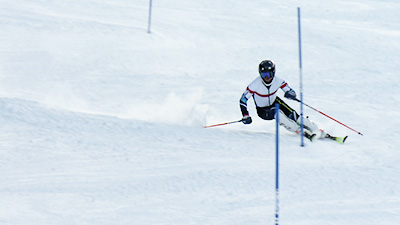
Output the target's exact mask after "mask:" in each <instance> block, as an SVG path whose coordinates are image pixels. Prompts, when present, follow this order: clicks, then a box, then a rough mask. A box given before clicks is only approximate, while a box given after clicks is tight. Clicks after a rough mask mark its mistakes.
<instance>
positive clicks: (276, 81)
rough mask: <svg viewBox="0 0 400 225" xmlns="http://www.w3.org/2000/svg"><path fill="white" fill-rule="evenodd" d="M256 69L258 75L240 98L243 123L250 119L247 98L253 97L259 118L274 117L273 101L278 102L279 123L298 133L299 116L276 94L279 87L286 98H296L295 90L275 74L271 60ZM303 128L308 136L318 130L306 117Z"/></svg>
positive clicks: (249, 121)
mask: <svg viewBox="0 0 400 225" xmlns="http://www.w3.org/2000/svg"><path fill="white" fill-rule="evenodd" d="M258 71H259V73H260V76H259V77H257V78H256V79H255V80H254V81H253V82H251V83H250V84H249V85H248V86H247V88H246V90H245V91H244V93H243V94H242V97H241V98H240V109H241V111H242V115H243V119H242V122H243V123H244V124H250V123H251V122H252V119H251V117H250V115H249V112H248V110H247V100H248V99H249V98H250V97H253V99H254V103H255V105H256V110H257V114H258V116H259V117H260V118H261V119H264V120H273V119H275V103H278V104H279V108H280V110H279V119H280V125H281V126H283V127H285V128H286V129H287V130H289V131H292V132H295V133H297V134H299V133H300V116H299V114H298V113H297V112H296V111H295V110H293V109H292V108H291V107H290V106H289V105H287V104H286V103H285V102H284V101H283V100H282V99H280V98H279V97H278V96H277V92H278V90H279V89H282V91H284V92H285V95H284V97H286V98H288V99H293V100H295V99H296V92H295V91H294V90H293V89H292V88H290V86H289V85H288V83H286V82H285V80H283V79H282V78H280V77H277V76H275V64H274V62H273V61H271V60H264V61H262V62H261V63H260V64H259V67H258ZM303 124H304V128H305V129H306V130H308V131H307V132H305V136H306V137H307V136H310V133H314V132H315V131H317V130H318V126H317V124H315V123H314V122H312V121H310V120H309V119H308V118H303Z"/></svg>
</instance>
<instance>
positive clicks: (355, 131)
mask: <svg viewBox="0 0 400 225" xmlns="http://www.w3.org/2000/svg"><path fill="white" fill-rule="evenodd" d="M294 100H295V101H298V102H300V103H301V104H303V105H305V106H307V107H309V108H311V109H313V110H315V111H317V112H319V113H321V114H322V115H324V116H326V117H328V118H329V119H331V120H333V121H335V122H337V123H339V124H341V125H343V126H345V127H347V128H348V129H350V130H352V131H354V132H356V133H357V134H359V135H361V136H363V134H362V133H361V132H359V131H356V130H354V129H353V128H351V127H349V126H347V125H346V124H344V123H342V122H340V121H338V120H336V119H334V118H332V117H330V116H328V115H326V114H325V113H323V112H321V111H319V110H318V109H316V108H314V107H312V106H310V105H307V104H306V103H304V102H302V101H300V100H299V99H297V98H296V99H294Z"/></svg>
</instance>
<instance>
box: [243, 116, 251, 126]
mask: <svg viewBox="0 0 400 225" xmlns="http://www.w3.org/2000/svg"><path fill="white" fill-rule="evenodd" d="M242 122H243V123H244V124H251V122H252V120H251V117H250V116H249V115H245V116H243V118H242Z"/></svg>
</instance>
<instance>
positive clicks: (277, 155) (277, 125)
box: [275, 103, 279, 225]
mask: <svg viewBox="0 0 400 225" xmlns="http://www.w3.org/2000/svg"><path fill="white" fill-rule="evenodd" d="M275 113H276V116H275V120H276V134H275V136H276V144H275V145H276V153H275V155H276V159H275V225H278V224H279V104H278V103H276V104H275Z"/></svg>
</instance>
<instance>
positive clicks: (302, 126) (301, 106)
mask: <svg viewBox="0 0 400 225" xmlns="http://www.w3.org/2000/svg"><path fill="white" fill-rule="evenodd" d="M297 23H298V25H299V26H298V34H299V69H300V100H301V102H303V65H302V57H301V26H300V7H297ZM303 115H304V114H303V105H302V104H300V140H301V141H300V146H301V147H304V119H303Z"/></svg>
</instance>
